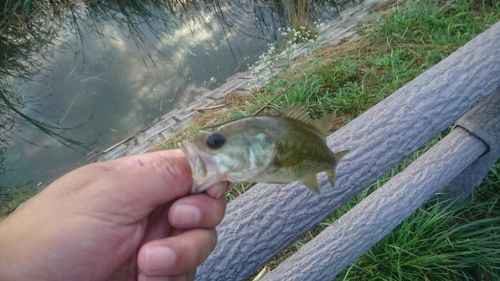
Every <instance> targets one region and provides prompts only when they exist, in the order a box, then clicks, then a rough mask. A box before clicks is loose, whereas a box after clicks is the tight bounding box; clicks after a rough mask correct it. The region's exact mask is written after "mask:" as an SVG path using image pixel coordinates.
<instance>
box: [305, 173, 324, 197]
mask: <svg viewBox="0 0 500 281" xmlns="http://www.w3.org/2000/svg"><path fill="white" fill-rule="evenodd" d="M302 182H303V183H304V185H305V186H307V188H309V190H311V191H312V192H314V193H316V194H320V192H321V189H320V188H319V183H318V179H317V178H316V175H312V176H309V177H307V178H305V179H303V180H302Z"/></svg>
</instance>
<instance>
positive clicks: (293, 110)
mask: <svg viewBox="0 0 500 281" xmlns="http://www.w3.org/2000/svg"><path fill="white" fill-rule="evenodd" d="M283 115H285V116H286V117H288V118H290V119H294V120H298V121H302V122H304V123H306V124H309V125H314V122H313V120H312V119H311V117H309V114H307V111H306V107H305V106H304V105H292V106H291V107H289V108H287V109H286V110H285V112H284V113H283Z"/></svg>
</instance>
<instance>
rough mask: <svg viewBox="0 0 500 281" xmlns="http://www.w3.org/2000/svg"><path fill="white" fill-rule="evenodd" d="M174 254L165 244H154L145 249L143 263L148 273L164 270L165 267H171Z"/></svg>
mask: <svg viewBox="0 0 500 281" xmlns="http://www.w3.org/2000/svg"><path fill="white" fill-rule="evenodd" d="M175 260H176V256H175V253H174V251H172V249H171V248H170V247H167V246H155V247H149V248H147V249H146V253H145V264H146V268H145V269H146V271H147V272H148V273H154V272H156V271H162V272H163V271H164V269H165V268H168V267H172V266H173V265H174V263H175Z"/></svg>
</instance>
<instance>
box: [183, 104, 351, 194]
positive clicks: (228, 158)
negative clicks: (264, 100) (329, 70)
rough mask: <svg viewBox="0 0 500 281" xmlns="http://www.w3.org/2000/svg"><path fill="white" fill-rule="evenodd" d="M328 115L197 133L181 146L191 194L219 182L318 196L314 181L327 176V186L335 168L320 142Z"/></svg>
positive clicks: (297, 109)
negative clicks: (292, 187) (301, 189)
mask: <svg viewBox="0 0 500 281" xmlns="http://www.w3.org/2000/svg"><path fill="white" fill-rule="evenodd" d="M332 117H333V116H332V115H326V116H324V117H323V118H321V119H317V120H311V118H310V117H309V115H308V114H307V112H306V110H305V107H304V106H293V107H291V108H289V109H288V110H287V111H285V113H284V114H283V115H282V116H252V117H245V118H241V119H238V120H235V121H231V122H228V123H225V124H222V125H219V126H216V127H213V128H210V129H206V130H200V131H199V132H198V133H197V134H196V135H195V136H194V137H192V138H191V139H188V140H184V141H182V142H181V144H180V146H181V149H182V150H183V151H184V153H185V155H186V157H187V159H188V162H189V164H190V166H191V170H192V173H193V193H195V192H201V191H203V190H205V189H207V188H208V187H209V186H210V185H212V184H214V183H216V182H219V181H224V180H227V181H246V182H267V183H289V182H293V181H297V180H298V181H302V182H303V183H304V185H306V186H307V187H308V188H309V189H310V190H312V191H313V192H315V193H317V194H319V193H320V188H319V184H318V181H317V178H316V175H317V174H318V173H319V172H326V173H327V175H328V178H329V181H330V182H331V184H332V186H333V185H334V183H335V168H336V166H337V163H338V162H339V161H340V159H342V157H343V156H344V155H345V154H346V153H347V152H348V151H340V152H336V153H334V152H333V151H331V150H330V149H329V148H328V146H327V144H326V142H325V137H326V135H327V134H328V129H329V128H330V126H331V121H332Z"/></svg>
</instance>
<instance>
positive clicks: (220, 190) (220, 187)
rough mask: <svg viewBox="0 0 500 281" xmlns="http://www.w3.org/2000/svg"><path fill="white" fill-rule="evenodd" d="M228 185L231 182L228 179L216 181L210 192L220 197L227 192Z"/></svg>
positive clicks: (215, 196)
mask: <svg viewBox="0 0 500 281" xmlns="http://www.w3.org/2000/svg"><path fill="white" fill-rule="evenodd" d="M228 185H229V183H228V182H227V181H224V182H219V183H216V184H214V185H212V186H211V187H210V189H209V190H208V194H209V195H210V196H212V197H213V198H215V199H220V198H222V197H223V196H224V194H225V193H226V190H227V186H228Z"/></svg>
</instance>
